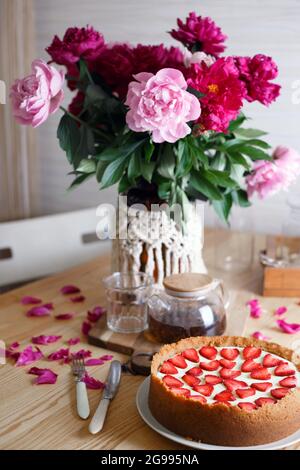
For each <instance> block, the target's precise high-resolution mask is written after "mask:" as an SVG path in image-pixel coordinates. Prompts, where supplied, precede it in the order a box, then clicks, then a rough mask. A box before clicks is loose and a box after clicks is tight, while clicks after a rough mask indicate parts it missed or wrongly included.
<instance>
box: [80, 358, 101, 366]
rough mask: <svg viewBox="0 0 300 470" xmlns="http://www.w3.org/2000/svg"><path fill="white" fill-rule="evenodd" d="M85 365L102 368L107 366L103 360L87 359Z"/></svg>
mask: <svg viewBox="0 0 300 470" xmlns="http://www.w3.org/2000/svg"><path fill="white" fill-rule="evenodd" d="M84 363H85V365H86V366H102V365H103V364H105V361H103V360H102V359H100V358H99V359H95V358H94V359H87V360H86V361H85V362H84Z"/></svg>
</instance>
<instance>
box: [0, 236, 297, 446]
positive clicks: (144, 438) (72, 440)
mask: <svg viewBox="0 0 300 470" xmlns="http://www.w3.org/2000/svg"><path fill="white" fill-rule="evenodd" d="M214 243H215V239H214V238H213V235H212V233H211V232H208V233H207V234H206V244H205V258H206V261H207V262H208V264H211V261H212V257H213V245H214ZM263 244H264V237H261V236H260V237H256V248H257V247H259V246H263ZM109 271H110V257H109V255H107V256H104V257H101V258H98V259H95V260H93V261H90V262H87V263H85V264H83V265H81V266H78V267H75V268H72V269H69V270H67V271H66V272H63V273H59V274H56V275H54V276H52V277H49V278H45V279H42V280H39V281H37V282H34V283H31V284H28V285H26V286H23V287H22V288H19V289H15V290H13V291H10V292H8V293H6V294H3V295H2V296H0V315H1V317H0V318H1V323H0V339H1V340H2V341H5V343H6V345H9V344H10V343H12V342H14V341H19V342H20V343H21V349H23V348H24V347H25V346H27V345H28V344H30V339H31V337H32V336H36V335H40V334H56V335H62V339H61V340H60V341H58V342H57V343H54V344H51V345H48V346H41V349H42V350H43V352H45V355H48V353H50V352H52V351H55V350H57V349H59V348H60V347H63V346H64V347H66V340H67V339H69V338H71V337H76V336H80V337H81V342H80V343H79V344H77V345H76V346H72V347H71V350H72V351H77V350H79V349H81V348H85V349H90V350H91V351H92V353H93V357H99V356H100V355H101V354H105V353H107V351H105V350H101V349H99V348H97V347H95V346H91V345H87V343H86V340H85V337H84V336H83V335H82V334H81V333H80V325H81V323H82V321H83V319H84V318H85V316H86V312H87V310H88V309H89V308H92V307H94V306H95V305H104V292H103V289H102V287H101V278H103V276H105V275H106V274H108V273H109ZM214 274H218V275H219V277H223V278H224V275H223V276H222V273H214ZM261 279H262V272H261V268H260V267H259V266H258V263H257V262H256V263H254V266H253V268H252V269H249V270H248V271H247V272H245V273H243V274H239V275H236V276H228V275H227V276H225V280H226V283H227V285H229V287H231V288H234V289H235V292H236V296H235V297H236V298H235V308H236V306H237V305H238V306H239V308H240V314H241V315H244V316H245V315H247V308H246V307H245V301H246V300H247V299H250V298H252V297H254V296H255V297H258V293H259V289H260V287H261ZM66 284H75V285H78V286H79V287H80V288H81V290H82V293H83V294H84V295H85V297H86V300H85V301H84V302H83V303H76V304H75V303H74V304H72V303H71V302H70V301H69V300H68V299H67V298H66V297H64V296H62V295H61V294H60V292H59V289H60V288H61V287H62V286H63V285H66ZM24 295H33V296H37V297H40V298H42V300H43V302H53V303H54V306H55V310H54V314H58V313H63V312H70V311H74V312H76V315H75V317H74V319H72V320H68V321H58V320H55V319H54V314H53V315H51V316H50V317H43V318H28V317H26V315H25V312H26V311H27V310H28V306H22V305H21V304H20V299H21V298H22V297H23V296H24ZM261 301H262V304H263V306H264V308H265V309H266V311H265V312H264V315H263V316H262V317H261V318H260V319H258V320H254V319H251V318H249V317H248V315H247V322H246V326H245V336H248V335H251V334H252V333H253V332H254V331H257V330H260V331H263V332H264V333H265V334H266V335H268V336H270V337H271V338H272V340H274V341H277V342H278V343H280V344H283V345H286V346H291V345H292V342H294V341H296V340H297V339H298V340H299V341H300V334H299V333H298V334H296V335H287V334H284V333H282V332H281V331H279V330H278V328H276V325H275V321H274V316H273V313H274V309H275V308H276V307H278V306H280V305H286V306H288V307H289V311H288V314H287V319H288V320H290V321H297V318H298V321H299V317H300V306H299V305H297V302H298V301H299V299H278V298H277V299H275V298H268V299H266V298H264V299H261ZM236 302H237V303H236ZM113 355H114V358H115V359H119V360H121V361H123V362H124V361H125V360H126V359H127V357H126V356H123V355H121V354H117V353H113ZM34 365H37V366H38V367H45V368H46V367H50V368H51V369H52V370H54V371H55V372H56V373H58V380H57V383H56V384H55V385H41V386H37V385H33V384H32V382H33V380H34V376H32V375H29V374H27V373H26V371H27V370H28V369H29V367H31V366H28V367H15V366H14V365H13V363H11V362H10V361H9V360H8V361H7V364H5V365H0V380H1V388H0V448H1V449H109V450H112V449H114V450H117V449H118V450H125V449H145V450H150V449H161V450H168V449H174V450H176V449H183V447H182V446H180V445H178V444H176V443H173V442H171V441H169V440H168V439H165V438H163V437H161V436H160V435H159V434H157V433H155V432H154V431H152V430H151V429H150V428H149V427H148V426H146V425H145V424H144V422H143V421H142V419H141V418H140V416H139V414H138V412H137V410H136V406H135V397H136V391H137V388H138V386H139V385H140V384H141V382H142V381H143V380H144V378H143V377H137V376H131V375H123V376H122V380H121V385H120V389H119V391H118V395H117V397H116V399H115V400H114V401H113V402H112V404H111V406H110V410H109V413H108V416H107V420H106V423H105V427H104V430H103V431H102V433H101V434H98V435H95V436H92V435H91V434H89V432H88V429H87V426H88V423H87V421H82V420H81V419H80V418H78V417H77V415H76V407H75V389H74V383H73V377H72V375H71V373H70V367H69V366H68V365H60V364H59V363H58V362H57V361H53V362H51V363H49V361H47V360H41V361H38V362H37V363H35V364H34ZM108 368H109V362H107V363H105V365H102V366H97V367H90V368H89V373H90V374H91V375H92V376H94V377H96V378H98V379H100V380H103V381H104V380H105V378H106V375H107V372H108ZM100 393H101V392H99V391H97V390H89V391H88V394H89V400H90V408H91V413H93V412H94V410H95V408H96V407H97V405H98V402H99V399H100ZM291 449H300V444H298V445H295V446H293V447H291Z"/></svg>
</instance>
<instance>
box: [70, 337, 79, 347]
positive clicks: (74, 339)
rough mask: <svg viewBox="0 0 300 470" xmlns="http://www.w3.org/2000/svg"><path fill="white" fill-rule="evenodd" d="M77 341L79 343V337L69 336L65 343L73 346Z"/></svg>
mask: <svg viewBox="0 0 300 470" xmlns="http://www.w3.org/2000/svg"><path fill="white" fill-rule="evenodd" d="M78 343H80V338H70V339H68V341H67V344H68V345H69V346H73V345H74V344H78Z"/></svg>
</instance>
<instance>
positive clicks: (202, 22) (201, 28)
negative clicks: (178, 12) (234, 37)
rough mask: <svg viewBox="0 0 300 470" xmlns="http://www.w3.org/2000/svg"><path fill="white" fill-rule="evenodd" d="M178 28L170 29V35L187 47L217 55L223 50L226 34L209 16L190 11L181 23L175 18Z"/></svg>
mask: <svg viewBox="0 0 300 470" xmlns="http://www.w3.org/2000/svg"><path fill="white" fill-rule="evenodd" d="M177 25H178V30H176V29H172V31H171V32H170V34H171V36H172V37H173V38H174V39H177V41H180V42H181V43H182V44H184V46H185V47H187V48H188V49H195V50H198V51H203V52H205V53H206V54H211V55H214V56H216V57H217V56H218V55H219V54H220V53H222V52H224V50H225V45H224V41H226V39H227V36H225V35H224V34H223V33H222V31H221V29H220V28H219V27H218V26H217V25H216V24H215V22H214V21H213V20H212V19H211V18H209V17H202V16H197V14H196V13H195V12H190V13H189V16H188V17H187V18H186V22H185V23H183V21H182V20H180V19H179V18H178V19H177Z"/></svg>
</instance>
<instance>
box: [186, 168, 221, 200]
mask: <svg viewBox="0 0 300 470" xmlns="http://www.w3.org/2000/svg"><path fill="white" fill-rule="evenodd" d="M190 184H191V186H192V187H193V188H194V189H196V190H197V191H199V192H200V193H202V194H204V196H206V197H207V198H208V199H211V200H214V199H215V200H221V199H223V195H222V193H221V192H220V190H219V189H218V188H217V187H216V186H215V185H214V184H213V183H211V182H210V181H209V180H208V179H207V178H206V176H205V175H204V174H203V172H200V171H195V170H192V173H191V178H190Z"/></svg>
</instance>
